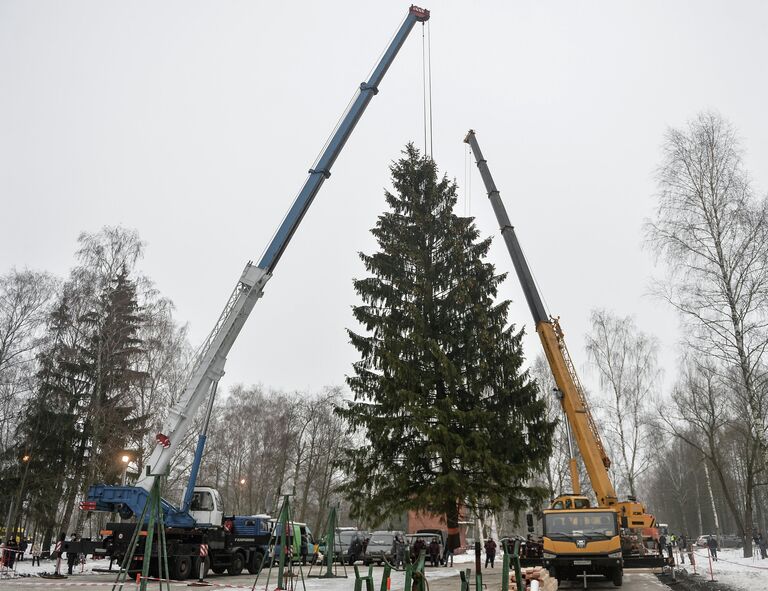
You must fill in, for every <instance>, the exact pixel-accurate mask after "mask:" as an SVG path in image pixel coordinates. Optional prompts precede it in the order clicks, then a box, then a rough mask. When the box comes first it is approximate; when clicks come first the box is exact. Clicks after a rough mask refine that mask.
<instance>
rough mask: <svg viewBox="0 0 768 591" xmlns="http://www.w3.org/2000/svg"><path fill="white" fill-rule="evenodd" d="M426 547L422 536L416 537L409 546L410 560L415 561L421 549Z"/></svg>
mask: <svg viewBox="0 0 768 591" xmlns="http://www.w3.org/2000/svg"><path fill="white" fill-rule="evenodd" d="M426 549H427V543H426V542H425V541H424V539H423V538H416V541H415V542H414V543H413V546H411V562H416V561H417V560H418V559H419V556H421V551H422V550H426Z"/></svg>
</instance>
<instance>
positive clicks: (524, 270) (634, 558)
mask: <svg viewBox="0 0 768 591" xmlns="http://www.w3.org/2000/svg"><path fill="white" fill-rule="evenodd" d="M464 141H465V142H466V143H467V144H469V146H470V147H471V149H472V152H473V154H474V156H475V160H476V161H477V167H478V169H479V170H480V175H481V177H482V179H483V183H484V185H485V188H486V191H487V193H488V199H489V200H490V202H491V205H492V207H493V211H494V213H495V214H496V219H497V221H498V223H499V226H500V229H501V234H502V236H503V237H504V241H505V243H506V245H507V250H508V251H509V255H510V257H511V258H512V264H513V265H514V267H515V272H516V274H517V277H518V279H519V281H520V285H521V287H522V289H523V293H524V294H525V299H526V302H527V303H528V307H529V309H530V311H531V315H532V316H533V320H534V324H535V326H536V332H537V333H538V334H539V338H540V340H541V344H542V346H543V348H544V353H545V355H546V357H547V361H548V363H549V367H550V369H551V371H552V375H553V377H554V379H555V384H556V385H557V389H556V394H557V396H558V398H559V399H560V404H561V405H562V408H563V412H564V413H565V416H566V418H567V420H566V427H567V429H568V445H569V448H570V447H571V434H573V436H574V437H575V439H576V443H577V446H578V448H579V452H580V453H581V457H582V459H583V461H584V466H585V467H586V470H587V474H588V475H589V480H590V482H591V484H592V489H593V490H594V493H595V497H596V498H597V508H591V507H590V502H589V499H588V498H587V497H585V496H583V495H581V490H580V484H579V478H578V471H577V466H576V459H575V457H574V454H573V451H572V449H569V451H570V454H571V458H570V472H571V480H572V486H573V493H571V494H563V495H560V496H558V497H557V498H556V499H554V500H553V502H552V506H551V508H550V510H548V511H545V524H544V527H545V538H544V557H543V558H544V562H545V563H548V562H549V566H554V567H555V569H557V570H558V572H560V573H561V574H563V573H562V571H563V570H567V571H572V570H573V562H574V561H576V562H577V563H579V562H580V563H582V564H577V565H576V566H578V567H579V568H578V570H583V569H581V568H580V567H581V566H590V567H595V566H596V565H598V564H600V563H601V562H604V563H605V564H604V567H605V568H604V569H603V571H606V572H607V571H608V570H610V571H611V574H612V576H613V579H614V582H615V583H617V584H621V576H620V574H617V573H620V570H621V568H623V566H626V567H649V566H651V567H653V566H662V565H663V564H664V560H663V558H661V557H660V556H659V555H658V554H653V555H651V554H648V553H646V552H645V550H646V548H645V546H644V545H641V547H638V545H637V544H633V543H632V539H638V538H639V539H642V538H643V537H645V538H648V537H652V536H653V535H654V532H655V528H656V519H655V518H654V517H653V515H650V514H649V513H648V512H647V511H646V509H645V506H644V505H643V504H642V503H640V502H638V501H637V500H636V499H635V498H633V497H630V498H628V499H627V500H626V501H619V500H618V498H617V495H616V490H615V488H614V486H613V483H612V482H611V479H610V475H609V473H608V468H609V467H610V465H611V461H610V459H609V458H608V455H607V453H606V451H605V447H604V446H603V443H602V441H601V439H600V432H599V430H598V428H597V425H596V423H595V420H594V418H593V416H592V413H591V412H590V409H589V404H588V403H587V399H586V396H585V395H584V389H583V388H582V386H581V383H580V382H579V378H578V376H577V375H576V370H575V368H574V364H573V361H572V360H571V356H570V354H569V353H568V348H567V347H566V345H565V339H564V337H563V331H562V329H561V328H560V323H559V320H558V319H557V318H553V317H550V316H549V315H548V314H547V312H546V309H545V308H544V304H543V302H542V300H541V297H540V295H539V292H538V290H537V288H536V284H535V283H534V281H533V276H532V275H531V271H530V269H529V267H528V263H527V261H526V259H525V256H524V255H523V251H522V249H521V248H520V244H519V242H518V240H517V236H516V234H515V230H514V227H513V226H512V224H511V222H510V221H509V216H508V215H507V210H506V208H505V207H504V203H503V202H502V200H501V196H500V194H499V190H498V189H497V188H496V183H495V182H494V180H493V177H492V176H491V172H490V170H489V169H488V163H487V161H486V160H485V158H484V157H483V153H482V151H481V150H480V146H479V145H478V143H477V138H476V137H475V132H474V131H473V130H470V131H469V132H468V133H467V136H466V137H465V138H464ZM605 509H610V510H611V512H613V513H615V515H616V522H617V525H618V524H620V525H621V528H622V530H624V532H625V535H624V536H623V537H622V539H621V547H620V548H619V545H618V536H607V534H603V535H602V538H605V537H609V538H610V539H611V540H613V541H608V540H605V539H602V540H600V543H599V544H597V543H596V542H595V541H591V540H590V536H589V535H586V534H585V533H583V532H585V531H586V530H587V527H580V528H571V529H572V531H570V532H567V533H566V532H564V531H563V532H560V533H561V534H563V535H561V536H559V538H560V539H559V540H556V539H555V538H557V537H558V536H555V538H553V537H552V536H549V537H547V535H546V530H547V525H548V524H549V530H550V533H552V531H553V528H554V527H555V526H556V524H557V526H559V525H560V523H561V522H560V521H559V520H560V519H570V520H571V523H573V524H576V523H577V521H578V518H579V514H581V515H582V516H583V519H582V522H583V524H588V523H591V522H594V523H597V522H598V519H602V518H603V517H604V516H600V515H599V513H600V511H599V510H603V512H604V510H605ZM591 514H593V515H592V516H590V515H591ZM548 515H552V516H553V517H552V518H551V519H550V518H548ZM561 529H568V527H567V526H566V525H565V523H564V522H563V527H562V528H561ZM609 530H610V528H608V527H606V528H603V529H602V531H604V532H607V531H609ZM574 532H576V533H574ZM578 532H582V533H583V535H581V537H579V534H578ZM617 533H618V531H617ZM568 537H570V538H571V540H570V541H569V540H568V539H567V538H568ZM591 537H592V538H594V537H595V536H594V535H592V536H591ZM597 546H600V547H601V549H600V551H599V552H598V550H597ZM555 549H556V551H555ZM617 552H618V554H617ZM589 553H592V554H593V555H595V556H596V557H595V558H590V559H585V558H584V557H583V555H585V554H589ZM598 555H602V556H603V558H600V557H599V556H598ZM548 556H549V558H548ZM562 556H565V557H567V558H565V560H564V561H563V560H560V558H558V557H562ZM580 557H581V558H580ZM617 558H618V559H620V560H617ZM585 562H591V563H590V564H583V563H585ZM622 562H623V564H621V563H622ZM586 570H589V569H586Z"/></svg>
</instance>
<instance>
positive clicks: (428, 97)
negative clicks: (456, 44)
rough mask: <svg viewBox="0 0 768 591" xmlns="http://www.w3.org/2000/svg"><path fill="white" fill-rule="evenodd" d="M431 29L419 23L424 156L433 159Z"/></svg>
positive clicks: (427, 25)
mask: <svg viewBox="0 0 768 591" xmlns="http://www.w3.org/2000/svg"><path fill="white" fill-rule="evenodd" d="M431 31H432V29H431V28H430V24H429V21H427V22H426V23H421V80H422V82H421V88H422V95H423V103H424V106H423V111H424V155H425V156H429V157H430V158H433V154H434V152H433V143H432V32H431Z"/></svg>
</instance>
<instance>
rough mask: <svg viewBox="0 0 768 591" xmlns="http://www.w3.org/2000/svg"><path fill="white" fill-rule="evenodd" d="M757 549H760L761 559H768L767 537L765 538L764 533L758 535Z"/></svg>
mask: <svg viewBox="0 0 768 591" xmlns="http://www.w3.org/2000/svg"><path fill="white" fill-rule="evenodd" d="M757 547H758V548H759V549H760V559H761V560H763V559H765V558H768V553H766V541H765V536H763V532H759V533H758V534H757Z"/></svg>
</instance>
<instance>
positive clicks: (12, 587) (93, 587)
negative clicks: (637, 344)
mask: <svg viewBox="0 0 768 591" xmlns="http://www.w3.org/2000/svg"><path fill="white" fill-rule="evenodd" d="M362 570H363V569H362V568H361V571H362ZM348 574H349V578H347V579H344V578H339V579H307V580H306V591H352V590H353V589H354V576H355V575H354V571H353V570H352V569H351V568H350V569H348ZM393 575H394V576H393V577H392V585H391V589H392V591H399V590H401V589H402V586H403V578H402V573H394V574H393ZM373 576H374V581H375V588H376V589H377V590H378V589H379V586H380V581H381V577H382V569H381V568H374V575H373ZM207 580H208V581H209V582H211V583H213V586H211V587H208V589H211V590H212V591H214V590H216V589H237V590H240V591H247V590H250V589H251V588H252V585H253V577H252V576H249V575H241V576H239V577H229V576H222V575H218V576H217V575H211V576H210V577H209V578H208V579H207ZM427 580H428V581H429V591H459V590H460V582H459V577H458V574H457V569H443V568H437V569H427ZM113 581H114V575H95V574H91V575H75V576H72V577H69V578H67V579H61V580H50V579H41V578H39V577H25V578H18V579H13V580H10V579H0V591H73V590H77V589H83V591H110V590H111V589H112V583H113ZM190 582H192V581H187V582H184V583H181V582H179V583H172V584H171V589H174V590H181V589H186V590H191V589H194V588H195V587H191V586H189V585H188V583H190ZM483 582H484V583H485V584H486V586H487V589H488V591H497V590H499V589H501V569H500V568H495V569H491V570H488V571H486V572H485V573H484V575H483ZM149 588H150V589H158V585H157V584H156V583H155V584H153V585H150V586H149ZM274 588H275V579H274V578H272V581H271V582H270V585H269V588H268V589H267V588H266V578H265V577H264V578H262V577H260V578H259V584H258V586H257V587H256V591H274ZM560 588H561V589H571V590H572V591H577V590H578V589H580V588H581V586H580V584H577V583H564V584H563V585H561V586H560ZM124 589H125V591H135V589H137V587H136V585H135V583H133V582H130V583H128V584H126V585H125V587H124ZM589 589H594V590H595V591H599V590H608V589H614V590H617V591H619V590H618V589H617V588H616V587H614V586H613V585H612V584H611V583H610V582H609V581H594V582H590V583H589ZM668 589H669V588H668V587H666V586H665V585H662V584H661V583H659V582H658V580H657V579H656V577H655V576H654V575H653V574H652V573H650V572H631V573H627V572H625V574H624V585H623V587H621V590H620V591H668ZM296 591H304V589H303V588H302V586H301V582H298V583H297V586H296Z"/></svg>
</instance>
